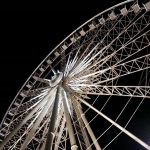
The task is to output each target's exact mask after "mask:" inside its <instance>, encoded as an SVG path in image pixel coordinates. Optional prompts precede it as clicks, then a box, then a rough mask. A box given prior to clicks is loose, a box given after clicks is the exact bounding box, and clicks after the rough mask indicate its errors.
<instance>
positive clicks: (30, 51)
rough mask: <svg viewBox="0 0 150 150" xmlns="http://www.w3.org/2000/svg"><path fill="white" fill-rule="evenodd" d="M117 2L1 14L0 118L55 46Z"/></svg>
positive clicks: (100, 2) (70, 5)
mask: <svg viewBox="0 0 150 150" xmlns="http://www.w3.org/2000/svg"><path fill="white" fill-rule="evenodd" d="M119 2H122V1H119V0H114V1H113V0H108V1H98V2H89V3H85V4H84V5H80V4H76V3H75V1H73V2H72V3H69V4H67V6H64V5H61V4H55V5H53V4H51V5H50V6H49V8H46V10H45V11H43V12H49V13H42V11H41V9H40V7H35V9H36V11H35V12H37V11H39V12H41V13H23V12H25V10H21V8H20V12H22V13H1V14H0V24H1V27H0V120H2V118H3V116H4V114H5V112H6V111H7V109H8V107H9V105H10V103H11V101H12V100H13V98H14V97H15V95H16V94H17V92H18V91H19V89H20V88H21V86H22V85H23V84H24V82H25V81H26V79H27V78H28V77H29V75H30V74H31V73H32V72H33V70H34V69H35V68H36V67H37V66H38V65H39V63H40V62H41V61H42V60H43V59H44V58H45V57H46V55H47V54H48V53H49V52H50V51H51V50H52V49H53V48H54V47H55V46H57V45H58V44H59V43H60V42H61V41H62V40H63V39H64V38H65V37H67V36H68V35H69V34H70V33H71V32H72V31H74V30H75V29H76V28H77V27H79V26H80V25H82V24H83V23H84V22H86V21H87V20H88V19H90V18H91V17H93V16H95V15H96V14H98V13H100V12H101V11H103V10H105V9H107V8H109V7H111V6H113V5H115V4H117V3H119ZM58 5H59V7H58ZM74 5H75V7H73V6H74ZM31 8H32V7H31ZM52 9H53V10H52ZM49 10H50V11H49ZM14 11H15V10H14ZM26 12H29V11H28V10H26ZM118 145H119V143H118ZM122 149H126V148H125V147H124V148H123V147H122ZM129 149H130V148H129ZM131 149H132V148H131ZM140 149H141V147H140ZM114 150H115V149H114Z"/></svg>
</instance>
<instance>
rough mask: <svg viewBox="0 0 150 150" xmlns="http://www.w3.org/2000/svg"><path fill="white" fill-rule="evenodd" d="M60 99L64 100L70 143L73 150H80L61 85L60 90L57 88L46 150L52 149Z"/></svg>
mask: <svg viewBox="0 0 150 150" xmlns="http://www.w3.org/2000/svg"><path fill="white" fill-rule="evenodd" d="M60 99H62V103H63V107H64V113H65V118H66V124H67V129H68V132H69V138H70V143H71V150H78V146H77V144H76V139H75V135H74V131H73V127H72V123H71V116H70V112H69V105H68V100H67V96H66V93H65V91H64V89H63V87H62V86H61V85H58V88H57V92H56V97H55V100H54V107H53V112H52V117H51V121H50V126H49V130H48V135H47V139H46V144H45V149H44V150H51V149H52V145H53V139H54V130H55V124H56V119H57V115H58V104H59V101H60Z"/></svg>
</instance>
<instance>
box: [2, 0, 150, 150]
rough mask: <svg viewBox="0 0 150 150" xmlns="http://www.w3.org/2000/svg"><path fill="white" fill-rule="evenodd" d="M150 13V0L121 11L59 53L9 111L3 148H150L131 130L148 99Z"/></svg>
mask: <svg viewBox="0 0 150 150" xmlns="http://www.w3.org/2000/svg"><path fill="white" fill-rule="evenodd" d="M149 10H150V2H149V1H148V2H147V3H145V4H139V3H138V2H137V1H125V2H123V3H120V4H118V5H115V6H113V7H111V8H109V9H107V10H105V11H104V12H102V13H100V14H98V15H96V16H95V17H93V18H92V19H90V20H89V21H87V22H86V23H84V24H83V25H82V26H80V27H79V28H77V29H76V30H75V31H74V32H72V33H71V34H70V35H69V36H68V37H67V38H66V39H64V40H63V41H62V42H61V43H60V44H59V45H58V46H57V47H56V48H55V49H53V50H52V51H51V52H50V54H49V55H48V56H47V57H46V58H45V59H44V60H43V61H42V62H41V64H40V65H39V66H38V67H37V68H36V69H35V71H34V72H33V73H32V74H31V76H30V77H29V78H28V79H27V81H26V82H25V84H24V85H23V86H22V88H21V89H20V91H19V92H18V94H17V95H16V97H15V98H14V100H13V102H12V104H11V105H10V107H9V108H8V110H7V112H6V114H5V116H4V118H3V120H2V122H1V126H0V140H1V143H0V149H1V150H13V149H14V150H24V149H26V150H50V149H55V150H61V149H70V147H71V149H73V150H77V149H81V150H86V149H88V150H91V149H97V150H101V149H107V148H108V147H111V144H112V143H114V142H115V140H116V139H119V138H120V136H121V135H122V134H126V135H127V138H131V139H132V141H135V143H136V144H137V145H138V146H141V147H143V148H146V149H150V146H149V143H148V142H147V141H146V140H143V139H141V138H140V137H138V136H137V135H136V134H135V133H131V132H130V130H129V129H128V125H129V124H133V125H134V121H133V120H134V117H135V115H136V114H137V113H138V112H140V108H141V107H142V106H141V104H143V103H144V102H147V101H149V98H150V80H149V77H150V75H149V73H150V12H149ZM57 70H58V71H57ZM115 101H116V102H115ZM132 102H134V104H132ZM111 106H112V107H114V108H115V109H113V110H112V109H111ZM143 110H146V108H144V109H142V111H141V112H140V113H143ZM127 112H128V113H127ZM98 120H99V121H100V123H99V121H98ZM120 120H123V122H120ZM95 126H99V127H98V128H97V129H94V128H96V127H95ZM114 128H115V129H114ZM116 129H117V130H116ZM108 135H109V136H108ZM105 136H108V138H107V140H106V138H105Z"/></svg>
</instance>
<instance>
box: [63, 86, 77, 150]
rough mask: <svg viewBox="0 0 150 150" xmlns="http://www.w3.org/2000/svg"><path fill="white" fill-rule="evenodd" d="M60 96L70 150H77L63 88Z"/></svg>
mask: <svg viewBox="0 0 150 150" xmlns="http://www.w3.org/2000/svg"><path fill="white" fill-rule="evenodd" d="M61 95H62V102H63V106H64V113H65V117H66V123H67V129H68V132H69V138H70V144H71V150H78V146H77V144H76V139H75V135H74V131H73V126H72V123H71V116H70V112H69V104H68V99H67V95H66V92H65V90H64V89H63V87H61Z"/></svg>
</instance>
